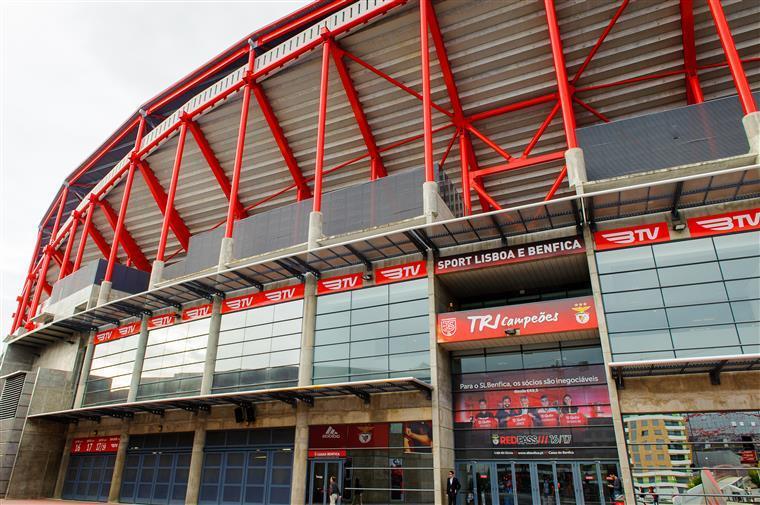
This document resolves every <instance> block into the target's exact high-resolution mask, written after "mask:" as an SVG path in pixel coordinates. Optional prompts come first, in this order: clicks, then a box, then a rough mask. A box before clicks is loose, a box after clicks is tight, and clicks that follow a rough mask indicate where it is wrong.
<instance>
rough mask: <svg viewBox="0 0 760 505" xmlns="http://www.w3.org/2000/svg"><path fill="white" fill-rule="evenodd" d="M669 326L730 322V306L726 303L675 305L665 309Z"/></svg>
mask: <svg viewBox="0 0 760 505" xmlns="http://www.w3.org/2000/svg"><path fill="white" fill-rule="evenodd" d="M667 312H668V321H670V327H671V328H678V327H679V326H706V325H711V324H721V323H732V322H733V318H732V317H731V307H729V306H728V304H727V303H715V304H711V305H695V306H692V307H675V308H670V309H667Z"/></svg>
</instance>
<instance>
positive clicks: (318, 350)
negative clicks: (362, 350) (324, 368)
mask: <svg viewBox="0 0 760 505" xmlns="http://www.w3.org/2000/svg"><path fill="white" fill-rule="evenodd" d="M348 349H349V348H348V344H335V345H322V346H319V347H315V348H314V361H315V362H316V361H332V360H335V359H347V358H348Z"/></svg>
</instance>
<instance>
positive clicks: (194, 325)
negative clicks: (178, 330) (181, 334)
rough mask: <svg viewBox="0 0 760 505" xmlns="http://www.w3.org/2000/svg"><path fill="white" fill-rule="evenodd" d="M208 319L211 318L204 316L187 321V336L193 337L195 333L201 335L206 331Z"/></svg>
mask: <svg viewBox="0 0 760 505" xmlns="http://www.w3.org/2000/svg"><path fill="white" fill-rule="evenodd" d="M210 321H211V318H205V319H199V320H197V321H191V322H189V323H187V336H188V337H193V336H196V335H203V334H204V333H208V327H209V322H210Z"/></svg>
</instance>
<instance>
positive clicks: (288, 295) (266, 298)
mask: <svg viewBox="0 0 760 505" xmlns="http://www.w3.org/2000/svg"><path fill="white" fill-rule="evenodd" d="M303 294H304V287H303V284H296V285H295V286H286V287H284V288H278V289H270V290H268V291H261V292H260V293H253V294H250V295H245V296H238V297H236V298H229V299H227V300H225V301H224V302H222V314H227V313H228V312H237V311H239V310H247V309H252V308H254V307H263V306H265V305H272V304H275V303H283V302H289V301H291V300H298V299H300V298H303Z"/></svg>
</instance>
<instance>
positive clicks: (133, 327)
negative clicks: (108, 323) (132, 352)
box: [93, 321, 140, 345]
mask: <svg viewBox="0 0 760 505" xmlns="http://www.w3.org/2000/svg"><path fill="white" fill-rule="evenodd" d="M137 333H140V321H135V322H133V323H129V324H127V325H124V326H119V327H118V328H111V329H110V330H105V331H101V332H98V333H96V334H95V338H94V339H93V344H95V345H98V344H103V343H105V342H110V341H112V340H118V339H120V338H124V337H130V336H132V335H136V334H137Z"/></svg>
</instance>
